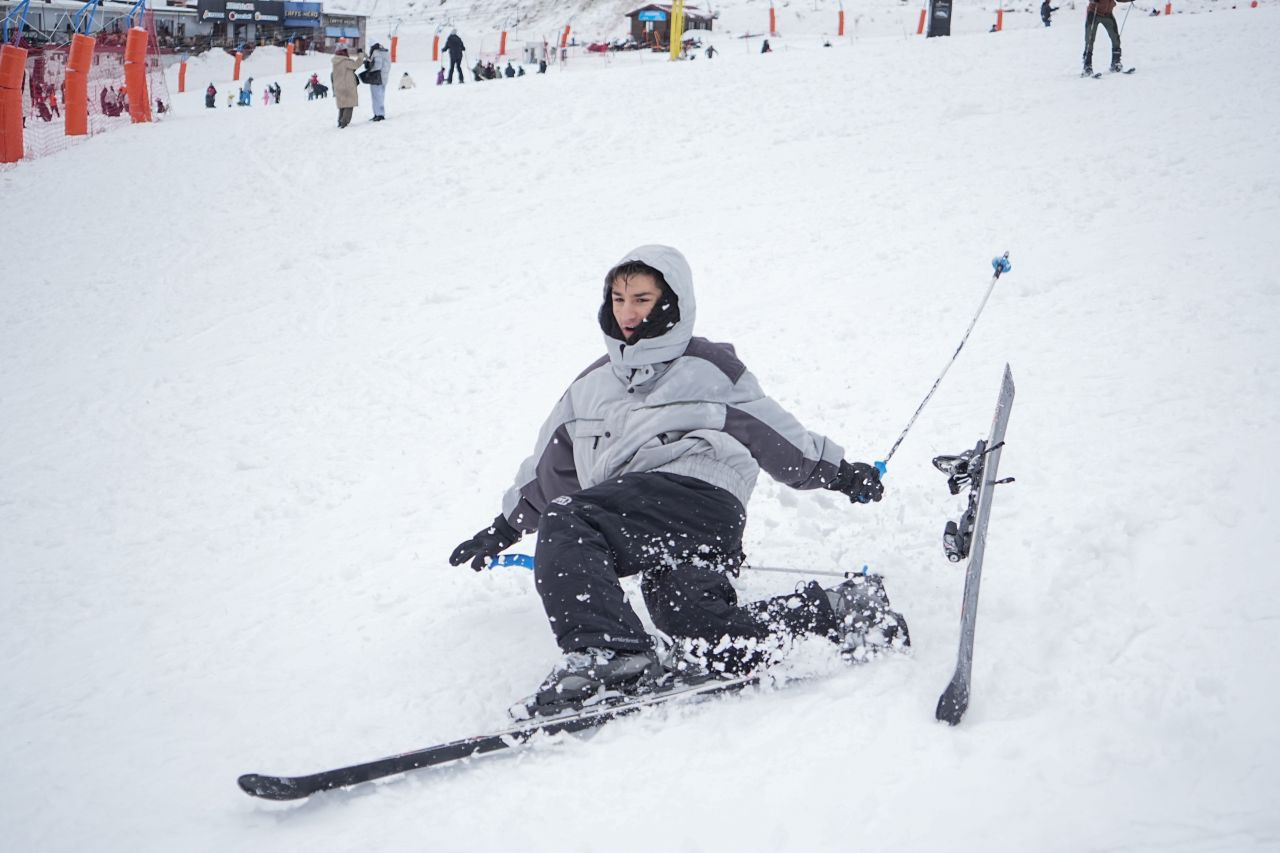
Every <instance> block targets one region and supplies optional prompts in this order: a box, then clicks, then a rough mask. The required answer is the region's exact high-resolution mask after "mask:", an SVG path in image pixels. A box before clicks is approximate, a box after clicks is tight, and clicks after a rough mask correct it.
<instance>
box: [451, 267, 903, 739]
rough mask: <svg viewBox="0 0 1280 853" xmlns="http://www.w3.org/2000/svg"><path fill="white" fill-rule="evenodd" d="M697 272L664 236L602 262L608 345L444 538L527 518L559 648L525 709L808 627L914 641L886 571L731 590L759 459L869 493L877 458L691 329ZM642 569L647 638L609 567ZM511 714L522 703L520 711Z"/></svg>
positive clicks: (742, 666)
mask: <svg viewBox="0 0 1280 853" xmlns="http://www.w3.org/2000/svg"><path fill="white" fill-rule="evenodd" d="M694 316H695V315H694V292H693V277H692V273H691V272H690V270H689V264H688V262H687V261H686V260H685V258H684V256H683V255H681V254H680V253H679V252H678V251H676V250H675V249H673V248H671V247H669V246H641V247H640V248H638V249H635V250H633V251H631V252H629V253H628V254H627V255H625V256H624V257H623V258H622V260H621V261H619V262H618V264H617V265H616V266H615V267H613V268H612V269H611V270H609V272H608V273H607V274H606V275H605V278H604V290H603V303H602V304H601V306H600V309H599V312H598V316H597V321H598V323H599V325H600V329H601V331H602V332H603V333H604V343H605V348H606V350H607V356H606V357H604V358H601V359H599V360H598V361H596V362H595V363H594V364H592V365H591V366H590V367H588V368H587V369H586V370H585V371H584V372H583V373H582V374H580V375H579V376H578V378H577V379H575V380H574V381H573V382H572V383H571V384H570V385H569V388H568V390H567V391H566V392H565V393H564V396H562V397H561V398H560V401H559V402H558V403H557V404H556V406H555V408H554V409H553V410H552V412H551V416H550V417H549V418H548V419H547V421H546V422H545V423H544V424H543V426H542V429H541V430H540V432H539V434H538V440H537V444H536V447H535V450H534V453H533V455H532V456H530V457H529V458H528V459H527V460H525V462H524V464H523V465H521V467H520V471H519V474H518V475H517V477H516V481H515V484H514V485H513V486H512V487H511V489H510V490H509V491H508V492H507V493H506V496H505V497H504V498H503V501H502V512H501V514H499V515H498V516H497V517H496V518H495V519H494V520H493V522H492V523H490V524H489V525H488V526H487V527H485V528H484V529H482V530H480V531H479V532H478V533H476V534H475V536H473V537H472V538H470V539H468V540H466V541H465V542H463V543H462V544H460V545H459V546H458V547H457V548H456V549H454V551H453V554H452V555H451V556H450V558H449V562H450V563H452V564H453V565H455V566H456V565H461V564H462V563H464V562H467V561H471V566H472V568H473V569H476V570H479V569H481V568H483V567H484V565H485V563H486V562H487V561H488V560H489V558H491V557H494V556H496V555H497V554H498V553H499V552H501V551H502V550H504V549H505V548H507V547H508V546H510V545H511V544H513V543H514V542H516V540H518V539H519V538H520V537H521V535H522V533H528V532H532V531H534V530H536V531H537V532H538V536H537V546H536V561H535V562H536V566H535V570H534V571H535V574H534V578H535V586H536V588H537V590H538V594H539V596H541V598H542V604H543V607H544V608H545V609H546V613H547V616H548V618H549V619H550V622H551V629H552V631H553V632H554V634H555V637H556V641H557V643H558V644H559V646H560V648H561V650H562V651H563V652H564V658H563V659H562V660H561V661H560V663H558V664H557V665H556V666H555V668H554V669H552V671H551V673H550V674H549V675H548V676H547V678H546V680H545V681H543V683H542V685H541V686H540V687H539V688H538V689H537V691H536V692H535V693H534V694H533V695H532V696H530V697H529V698H528V699H527V700H526V701H525V703H524V706H523V711H522V713H527V714H546V713H554V712H556V711H558V710H560V709H562V708H564V707H565V706H566V705H571V704H572V703H575V702H582V701H584V700H588V699H590V698H591V697H593V696H595V695H597V694H598V693H599V692H600V691H602V690H616V689H623V690H636V691H639V692H643V691H644V690H645V689H646V688H647V687H651V686H652V685H653V684H654V683H655V682H657V683H659V684H661V683H663V682H664V681H670V680H672V679H673V678H682V679H684V680H686V681H692V680H702V679H705V678H708V677H715V676H717V675H730V674H738V673H744V672H749V671H752V670H754V669H756V668H758V667H760V666H764V665H767V664H768V663H770V662H772V661H773V660H774V659H776V658H777V656H778V655H779V654H780V653H781V651H782V650H783V648H784V647H785V646H786V645H787V644H788V642H789V640H790V639H791V638H794V637H798V636H800V635H803V634H816V635H818V636H823V637H827V638H829V639H830V640H832V641H834V642H836V643H839V644H840V645H841V647H842V649H844V650H845V652H846V654H847V655H848V656H849V657H850V658H851V659H855V660H862V659H866V658H867V657H870V656H873V655H874V654H876V653H878V652H879V651H881V650H883V649H886V648H894V649H902V648H904V647H905V646H907V645H909V644H910V641H909V639H908V636H907V626H906V623H905V621H903V619H902V617H901V616H900V615H899V614H897V613H895V612H893V611H891V610H890V609H889V600H888V597H887V596H886V595H885V592H884V588H883V585H882V584H881V581H880V578H879V577H878V576H876V575H863V576H858V577H856V578H853V579H850V580H847V581H845V582H844V583H841V584H839V585H837V586H836V587H834V588H832V589H823V588H822V587H820V586H819V585H818V584H817V583H816V582H810V583H808V584H806V585H804V586H802V587H800V588H798V590H797V591H796V592H795V593H793V594H789V595H781V596H777V597H775V598H771V599H767V600H764V601H759V602H756V603H753V604H748V605H742V606H740V605H739V604H738V594H737V592H736V591H735V590H734V587H733V584H732V583H731V582H730V578H729V576H730V575H734V574H736V573H737V571H738V570H739V568H740V567H741V565H742V563H743V560H744V556H743V553H742V532H743V527H744V525H745V524H746V504H747V501H748V500H749V499H750V497H751V492H752V490H753V488H754V487H755V482H756V477H757V475H758V474H759V472H760V469H761V468H763V469H764V470H765V471H766V472H767V473H768V474H769V475H770V476H772V477H773V478H774V479H776V480H778V481H779V482H781V483H784V484H785V485H788V486H790V487H792V488H795V489H818V488H822V489H829V490H832V491H836V492H840V493H841V494H844V495H846V496H847V497H848V498H849V499H850V500H851V501H852V502H855V503H867V502H870V501H879V500H880V497H881V494H882V493H883V491H884V489H883V486H882V485H881V482H880V473H879V471H877V470H876V468H875V467H874V466H872V465H867V464H863V463H861V462H848V461H845V459H844V451H843V450H841V448H840V447H839V446H838V445H836V444H835V443H834V442H833V441H831V440H830V439H828V438H825V437H823V436H821V435H819V434H817V433H812V432H809V431H807V430H806V429H805V428H804V427H803V426H801V424H800V422H799V421H797V420H796V419H795V417H793V416H792V415H791V414H790V413H789V412H787V411H786V410H785V409H783V408H782V407H781V406H780V405H779V404H778V403H777V402H775V401H774V400H772V399H771V398H769V397H768V396H766V395H765V393H764V392H763V391H762V390H761V389H760V385H759V383H758V382H757V381H756V378H755V377H754V376H753V375H752V374H751V373H750V372H749V371H748V370H747V369H746V367H745V366H744V365H743V364H742V362H740V361H739V360H738V357H737V355H736V353H735V352H734V348H733V347H732V346H731V345H729V344H721V343H712V342H711V341H708V340H706V339H704V338H696V337H693V324H694ZM629 575H639V576H640V581H641V583H640V589H641V592H642V594H643V597H644V601H645V605H646V607H647V609H648V611H649V615H650V617H652V620H653V623H654V625H656V626H657V628H658V629H659V630H660V631H662V632H664V633H666V634H668V635H670V636H671V637H673V638H675V641H676V644H675V645H674V646H671V647H670V648H667V647H665V646H664V647H662V654H661V655H660V654H659V651H658V650H656V649H655V645H654V640H653V638H651V637H650V636H649V634H648V633H647V632H646V631H645V628H644V625H643V623H642V622H641V621H640V619H639V617H638V616H637V615H636V612H635V610H633V609H632V606H631V604H630V603H629V602H628V601H627V596H626V594H625V593H624V591H623V589H622V587H621V585H620V584H619V582H618V579H619V578H621V577H626V576H629ZM513 710H515V709H513Z"/></svg>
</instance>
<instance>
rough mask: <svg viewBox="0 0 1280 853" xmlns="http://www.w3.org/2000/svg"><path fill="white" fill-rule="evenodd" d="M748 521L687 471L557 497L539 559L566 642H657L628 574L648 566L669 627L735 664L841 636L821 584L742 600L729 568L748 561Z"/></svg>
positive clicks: (548, 603) (648, 586)
mask: <svg viewBox="0 0 1280 853" xmlns="http://www.w3.org/2000/svg"><path fill="white" fill-rule="evenodd" d="M745 524H746V511H745V510H744V508H743V506H742V504H741V503H739V502H738V500H737V498H735V497H734V496H733V495H732V494H730V493H729V492H728V491H726V490H724V489H721V488H718V487H716V486H713V485H710V484H709V483H706V482H703V481H702V480H698V479H694V478H692V477H683V476H679V475H676V474H663V473H645V474H626V475H624V476H622V477H617V478H614V479H611V480H609V481H608V482H606V483H602V484H600V485H598V486H593V487H591V488H589V489H584V490H583V491H580V492H577V493H575V494H572V495H566V496H563V497H559V498H556V499H555V500H553V501H552V502H551V503H550V504H548V506H547V508H546V510H545V511H544V512H543V514H542V519H541V522H540V524H539V525H538V544H537V553H536V557H535V565H536V566H537V568H536V570H535V577H536V581H537V588H538V594H539V595H540V596H541V597H542V604H543V607H544V608H545V609H546V612H547V618H548V619H550V621H551V629H552V631H553V632H554V633H555V636H556V642H557V643H559V645H560V648H561V649H563V650H564V651H566V652H568V651H575V650H580V649H585V648H588V647H597V648H610V649H616V650H620V651H643V650H647V649H649V648H651V646H652V642H651V640H650V638H649V636H648V634H647V633H646V632H645V629H644V626H643V624H642V623H641V622H640V618H639V617H638V616H637V615H636V613H635V611H634V610H633V609H632V608H631V605H630V604H629V603H628V602H627V599H626V596H625V594H624V592H623V589H622V586H621V585H620V584H619V582H618V578H621V577H626V576H628V575H634V574H637V573H638V574H640V575H641V582H640V589H641V593H642V594H643V596H644V600H645V605H646V606H647V607H648V610H649V616H650V617H651V618H652V619H653V624H654V625H655V626H656V627H657V628H658V630H660V631H662V632H664V633H666V634H668V635H670V636H672V637H673V638H678V639H696V640H702V641H705V643H706V645H707V648H708V649H710V650H711V652H712V654H711V655H710V658H711V661H712V662H713V663H715V664H717V665H718V666H717V668H722V669H724V670H725V671H729V672H733V671H740V670H742V669H747V668H750V667H751V666H753V665H754V664H756V663H758V662H760V661H762V660H764V659H766V658H767V657H768V656H769V654H770V653H771V652H772V651H776V649H777V648H778V646H780V645H781V643H782V641H783V640H784V639H785V638H787V637H794V636H798V635H800V634H806V633H812V634H819V635H823V636H828V637H831V638H832V639H834V638H835V635H836V627H837V625H836V617H835V613H834V612H833V611H832V609H831V605H830V603H829V602H828V600H827V595H826V593H825V592H824V591H823V590H822V588H821V587H819V586H818V584H816V583H810V584H809V585H807V586H806V587H804V588H802V589H801V590H799V591H797V592H796V593H793V594H791V595H783V596H778V597H775V598H771V599H766V600H764V601H759V602H755V603H753V604H749V605H746V606H739V605H738V595H737V592H736V590H734V588H733V584H731V583H730V581H729V578H728V577H727V573H729V572H735V571H736V570H737V568H738V567H739V565H740V564H741V563H742V531H743V527H744V525H745Z"/></svg>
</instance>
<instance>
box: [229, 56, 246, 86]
mask: <svg viewBox="0 0 1280 853" xmlns="http://www.w3.org/2000/svg"><path fill="white" fill-rule="evenodd" d="M243 60H244V54H243V53H241V52H240V51H238V50H237V51H236V70H235V71H234V72H232V74H231V79H232V80H239V79H240V63H241V62H242V61H243Z"/></svg>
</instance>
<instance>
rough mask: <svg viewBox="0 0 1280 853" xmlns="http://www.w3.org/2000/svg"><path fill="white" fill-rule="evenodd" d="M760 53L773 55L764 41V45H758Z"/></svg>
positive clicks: (766, 41)
mask: <svg viewBox="0 0 1280 853" xmlns="http://www.w3.org/2000/svg"><path fill="white" fill-rule="evenodd" d="M760 52H761V53H773V48H772V47H770V46H769V40H768V39H765V40H764V44H762V45H760Z"/></svg>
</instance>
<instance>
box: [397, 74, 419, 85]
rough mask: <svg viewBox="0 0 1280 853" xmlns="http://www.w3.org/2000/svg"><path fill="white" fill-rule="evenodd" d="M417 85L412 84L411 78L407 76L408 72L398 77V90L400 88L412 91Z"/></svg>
mask: <svg viewBox="0 0 1280 853" xmlns="http://www.w3.org/2000/svg"><path fill="white" fill-rule="evenodd" d="M417 85H418V84H417V83H415V82H413V78H412V77H410V76H409V72H408V71H406V72H404V73H403V74H401V75H400V88H401V89H412V88H414V87H416V86H417Z"/></svg>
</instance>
